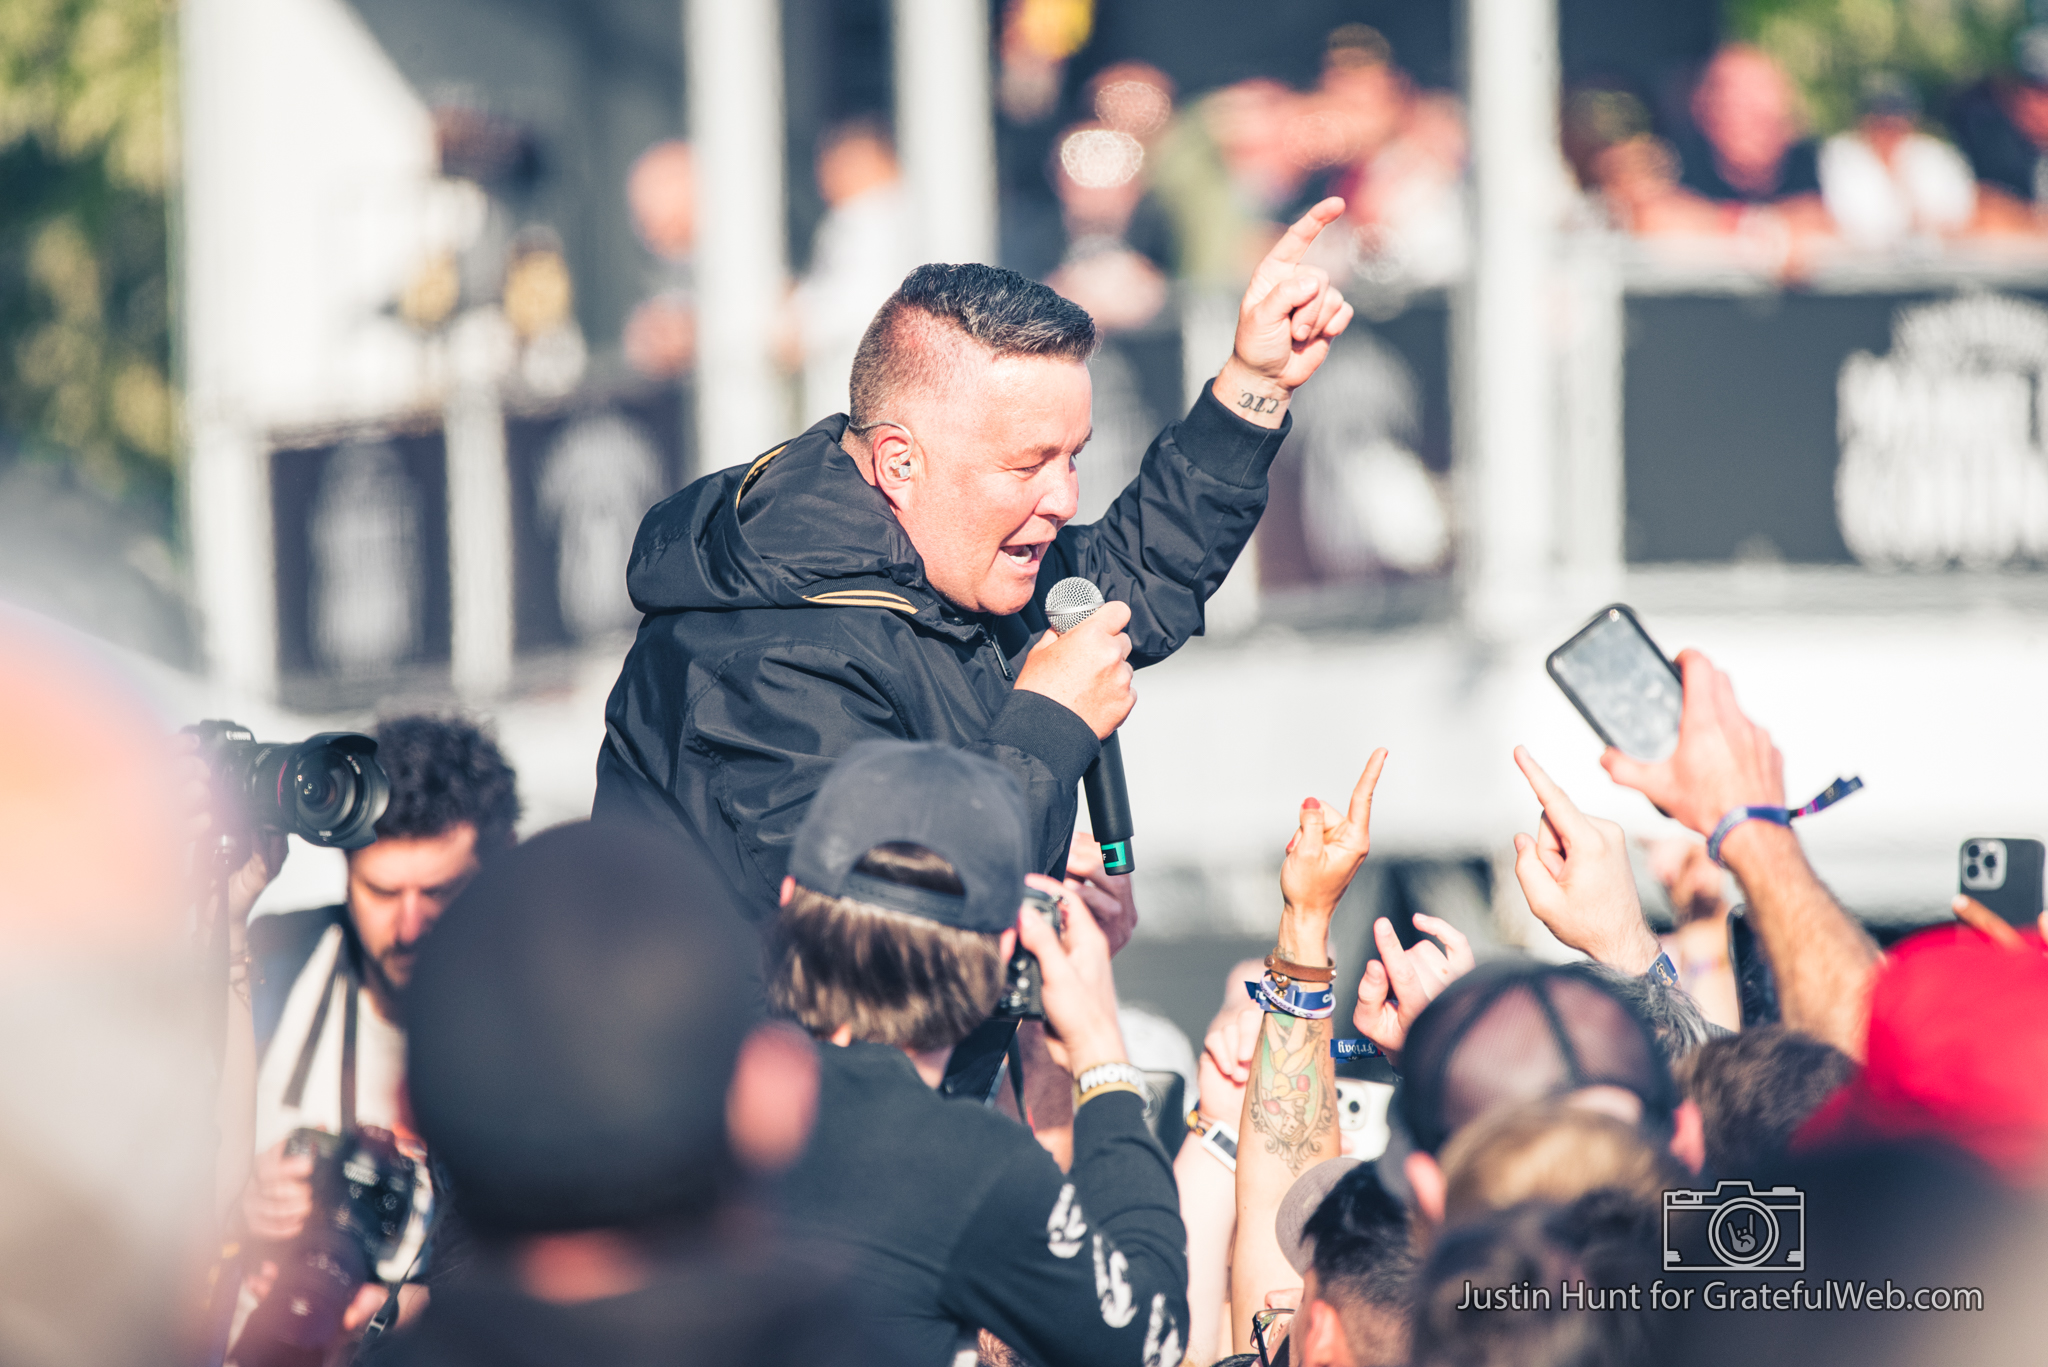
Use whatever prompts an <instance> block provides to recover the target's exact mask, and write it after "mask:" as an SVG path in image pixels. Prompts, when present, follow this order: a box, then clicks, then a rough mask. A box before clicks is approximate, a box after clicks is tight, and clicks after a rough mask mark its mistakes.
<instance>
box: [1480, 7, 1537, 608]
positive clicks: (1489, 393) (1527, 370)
mask: <svg viewBox="0 0 2048 1367" xmlns="http://www.w3.org/2000/svg"><path fill="white" fill-rule="evenodd" d="M1465 33H1466V72H1467V92H1468V98H1469V100H1470V104H1471V131H1472V183H1473V192H1474V193H1473V198H1474V201H1475V203H1474V213H1473V225H1472V227H1473V254H1472V257H1473V269H1472V278H1471V283H1470V284H1469V286H1468V287H1467V290H1466V293H1465V297H1464V298H1463V299H1462V300H1461V301H1460V305H1461V306H1460V307H1459V308H1458V309H1457V311H1456V313H1455V314H1454V319H1455V322H1454V326H1455V327H1456V328H1457V333H1456V338H1457V340H1456V352H1455V356H1456V375H1457V385H1458V400H1459V402H1458V410H1457V424H1456V431H1455V436H1456V441H1457V456H1458V462H1459V470H1458V482H1459V498H1460V502H1461V503H1462V505H1463V509H1462V510H1463V513H1464V518H1463V521H1464V526H1465V536H1464V541H1463V543H1462V545H1461V546H1460V547H1459V556H1460V561H1461V565H1462V570H1463V588H1464V594H1465V610H1466V615H1467V618H1468V620H1469V621H1470V622H1471V624H1472V625H1473V626H1474V627H1475V628H1476V629H1477V630H1478V631H1480V632H1481V633H1482V634H1486V635H1512V634H1513V633H1514V632H1515V631H1516V629H1517V628H1518V627H1519V626H1521V625H1523V624H1526V623H1527V621H1528V620H1529V617H1530V615H1531V614H1532V613H1533V612H1535V611H1536V610H1538V609H1539V608H1540V607H1541V605H1542V604H1543V603H1544V601H1545V597H1546V591H1547V589H1548V587H1549V581H1550V574H1551V569H1552V555H1553V529H1552V516H1553V514H1552V507H1553V503H1554V490H1553V480H1554V476H1553V473H1552V447H1553V445H1554V442H1555V433H1554V427H1555V421H1556V419H1555V413H1556V406H1555V403H1554V401H1553V387H1554V385H1555V383H1556V372H1555V367H1554V365H1553V361H1552V345H1551V317H1550V313H1551V310H1550V304H1551V297H1550V295H1551V290H1552V288H1553V280H1552V264H1553V245H1554V238H1555V235H1556V218H1557V212H1558V209H1559V208H1560V207H1561V206H1560V205H1559V204H1558V203H1557V198H1558V191H1557V185H1558V177H1559V175H1560V174H1561V172H1560V165H1561V162H1560V156H1559V152H1558V134H1557V98H1558V86H1557V80H1558V78H1557V5H1556V0H1465Z"/></svg>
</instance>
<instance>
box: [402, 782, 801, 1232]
mask: <svg viewBox="0 0 2048 1367" xmlns="http://www.w3.org/2000/svg"><path fill="white" fill-rule="evenodd" d="M738 908H739V900H738V898H737V897H736V896H735V895H734V894H733V893H732V891H731V890H730V889H729V887H728V886H727V884H726V883H725V881H724V879H723V878H722V877H721V876H720V874H719V872H718V870H717V867H716V866H715V865H714V864H713V863H712V861H711V858H710V856H709V855H707V854H705V853H704V852H703V851H701V850H699V849H697V848H695V847H694V845H693V843H692V842H690V841H689V840H688V839H687V838H686V837H678V836H676V835H674V834H672V833H670V834H657V833H655V832H654V831H652V830H650V829H648V828H645V827H642V826H637V825H631V824H626V823H618V824H602V825H593V824H591V823H589V822H578V823H575V824H572V825H567V826H558V827H556V828H554V829H553V830H549V831H544V832H542V833H541V834H539V835H537V836H535V837H534V838H533V839H531V840H529V841H527V842H526V843H525V844H523V845H520V846H518V847H517V848H515V849H513V850H511V851H509V852H507V853H505V854H502V855H499V856H498V857H497V858H496V859H494V860H492V861H491V862H490V863H488V864H486V865H484V868H483V871H482V872H481V873H479V874H478V875H477V876H476V878H475V880H474V881H472V882H471V883H470V885H469V886H468V887H467V888H465V889H464V890H463V892H462V894H461V895H460V896H459V897H457V898H456V899H455V901H454V902H453V903H452V904H451V905H450V906H449V907H448V910H447V911H446V912H445V913H444V914H443V915H442V916H441V917H440V919H438V920H437V921H436V922H435V923H434V928H433V930H432V931H431V932H430V933H429V934H428V935H427V936H426V938H425V939H424V940H423V941H422V942H421V945H420V954H419V961H418V963H417V965H416V966H415V967H414V970H413V975H412V980H411V982H410V983H409V984H408V985H407V988H406V992H405V1016H406V1069H407V1077H408V1083H409V1088H410V1093H411V1097H412V1103H413V1112H414V1115H415V1117H416V1118H417V1121H418V1124H419V1131H420V1135H421V1137H422V1138H424V1139H425V1140H426V1142H427V1147H428V1148H429V1149H430V1150H431V1151H432V1152H433V1154H434V1157H435V1159H436V1160H437V1161H438V1162H439V1163H441V1164H442V1165H443V1166H444V1167H445V1168H446V1169H447V1172H448V1175H449V1178H450V1179H451V1182H452V1183H453V1186H454V1187H455V1189H456V1190H458V1191H459V1192H460V1193H461V1197H460V1203H461V1207H462V1212H463V1218H464V1220H465V1221H466V1222H467V1223H468V1224H469V1225H471V1226H472V1227H474V1228H476V1229H478V1230H480V1231H481V1232H483V1233H486V1234H494V1235H506V1234H518V1233H541V1232H546V1231H550V1230H563V1229H598V1228H619V1227H631V1226H636V1225H641V1224H645V1223H648V1222H666V1221H675V1220H678V1219H684V1218H688V1217H691V1216H693V1215H702V1214H703V1213H705V1212H708V1211H710V1210H711V1209H713V1208H715V1207H716V1206H717V1205H718V1204H719V1203H720V1201H721V1200H723V1199H725V1198H726V1197H727V1196H728V1195H729V1194H730V1193H731V1191H732V1190H733V1188H734V1185H735V1184H736V1183H737V1181H738V1180H739V1170H738V1168H737V1165H736V1161H735V1160H734V1159H733V1157H732V1154H731V1150H730V1144H729V1141H728V1137H727V1133H726V1128H725V1098H726V1092H727V1091H728V1089H729V1088H730V1087H731V1085H732V1076H733V1069H734V1067H735V1065H736V1063H737V1060H738V1058H739V1051H740V1045H741V1043H742V1041H743V1040H744V1039H745V1038H746V1035H747V1032H748V1031H749V1030H750V1029H751V1028H752V1027H753V1025H754V1024H755V1022H756V1021H757V1020H758V1008H757V1007H756V1005H755V1003H754V1002H753V1000H752V998H751V997H750V996H749V994H748V993H747V992H746V990H745V988H744V986H736V985H743V984H744V983H745V982H746V975H747V972H748V970H749V968H750V967H751V965H752V964H753V963H754V962H756V960H757V958H758V955H759V952H760V951H759V947H758V945H757V944H756V943H755V942H754V936H753V933H752V931H751V930H749V929H748V927H747V925H746V922H745V921H744V919H743V918H742V917H741V916H740V914H739V910H738Z"/></svg>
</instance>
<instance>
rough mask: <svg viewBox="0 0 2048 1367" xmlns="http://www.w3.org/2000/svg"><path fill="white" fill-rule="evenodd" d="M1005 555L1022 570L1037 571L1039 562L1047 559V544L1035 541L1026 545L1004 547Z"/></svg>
mask: <svg viewBox="0 0 2048 1367" xmlns="http://www.w3.org/2000/svg"><path fill="white" fill-rule="evenodd" d="M1003 555H1004V557H1005V558H1007V559H1008V560H1009V562H1010V563H1011V564H1012V565H1015V566H1016V567H1017V568H1018V569H1020V570H1035V569H1037V568H1038V562H1039V561H1041V560H1043V559H1045V543H1044V542H1043V541H1033V542H1029V543H1026V544H1020V545H1015V546H1005V547H1003Z"/></svg>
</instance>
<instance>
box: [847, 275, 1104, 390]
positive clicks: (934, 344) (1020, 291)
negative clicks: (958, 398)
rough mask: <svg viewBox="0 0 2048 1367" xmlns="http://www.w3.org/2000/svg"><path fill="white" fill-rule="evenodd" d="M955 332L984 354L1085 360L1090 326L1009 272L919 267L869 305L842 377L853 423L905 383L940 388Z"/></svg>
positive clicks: (1090, 351)
mask: <svg viewBox="0 0 2048 1367" xmlns="http://www.w3.org/2000/svg"><path fill="white" fill-rule="evenodd" d="M949 333H950V334H951V336H948V335H947V334H949ZM961 338H964V339H966V340H968V341H971V342H974V343H976V344H977V345H979V346H981V347H983V348H985V349H986V350H987V351H988V352H989V354H990V355H991V356H1044V357H1047V358H1050V359H1053V360H1059V361H1086V360H1087V359H1088V358H1089V357H1090V356H1092V355H1094V354H1095V346H1096V342H1097V333H1096V330H1095V320H1094V319H1093V318H1091V317H1089V316H1088V311H1087V310H1086V309H1084V308H1082V307H1081V306H1080V305H1079V304H1076V303H1075V302H1073V301H1072V300H1071V299H1067V298H1063V297H1062V296H1061V295H1060V294H1058V293H1057V292H1056V291H1054V290H1053V289H1051V288H1050V287H1049V286H1046V285H1041V284H1039V283H1038V282H1037V281H1036V280H1033V279H1031V278H1029V277H1028V276H1023V275H1019V274H1018V273H1017V272H1016V271H1010V270H1004V269H1003V268H1002V267H1000V266H984V265H980V264H978V263H973V262H970V263H968V264H966V265H944V264H932V265H927V266H919V267H918V268H917V269H916V270H914V271H912V272H911V273H910V274H909V275H907V276H905V277H904V278H903V283H902V284H901V285H898V286H897V287H896V292H895V293H894V294H892V295H890V296H889V298H888V301H887V302H885V303H884V304H883V305H882V307H881V308H880V309H879V310H877V311H876V313H875V317H874V321H873V322H871V323H869V324H868V330H867V332H866V333H864V334H863V335H862V336H861V339H860V349H859V350H858V351H856V352H854V356H853V373H852V374H851V375H850V376H849V377H848V382H847V389H848V392H849V397H850V398H851V401H852V408H853V425H854V427H855V428H864V427H871V426H874V425H875V424H876V423H878V422H880V421H882V420H883V419H885V418H887V417H888V416H889V413H888V405H889V401H890V400H891V399H892V398H894V397H895V395H896V394H898V393H899V392H901V391H903V390H905V389H924V390H931V391H938V390H940V389H942V388H943V387H944V386H945V384H946V382H947V380H948V378H949V373H950V371H951V370H952V369H953V365H954V363H955V361H956V359H957V357H956V354H955V352H954V348H953V347H952V346H950V345H948V343H951V342H955V341H957V340H958V339H961Z"/></svg>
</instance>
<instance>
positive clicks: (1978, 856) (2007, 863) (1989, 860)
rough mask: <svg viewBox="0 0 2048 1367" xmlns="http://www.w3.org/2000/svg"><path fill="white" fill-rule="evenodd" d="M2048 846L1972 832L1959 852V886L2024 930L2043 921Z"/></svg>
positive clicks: (2034, 841) (1966, 893) (2008, 921)
mask: <svg viewBox="0 0 2048 1367" xmlns="http://www.w3.org/2000/svg"><path fill="white" fill-rule="evenodd" d="M2044 863H2048V846H2043V845H2042V844H2041V842H2040V841H2038V840H2026V839H2021V838H2019V837H2017V836H2010V835H2007V836H1989V835H1973V836H1971V837H1970V838H1969V839H1968V840H1965V841H1964V842H1963V845H1962V848H1961V849H1960V850H1958V851H1957V852H1956V864H1957V866H1958V867H1959V869H1960V873H1961V877H1960V879H1959V883H1960V886H1961V887H1962V890H1963V893H1964V895H1966V896H1969V897H1974V898H1976V899H1977V900H1978V901H1979V902H1982V903H1983V904H1984V905H1985V906H1987V907H1989V908H1990V909H1991V910H1992V911H1995V912H1997V913H1998V914H1999V916H2000V917H2002V918H2003V919H2004V920H2005V921H2006V922H2007V923H2008V924H2010V925H2014V926H2018V927H2019V928H2020V929H2021V930H2031V929H2033V928H2034V927H2035V926H2036V925H2038V924H2039V923H2040V918H2041V894H2042V874H2043V865H2044Z"/></svg>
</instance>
